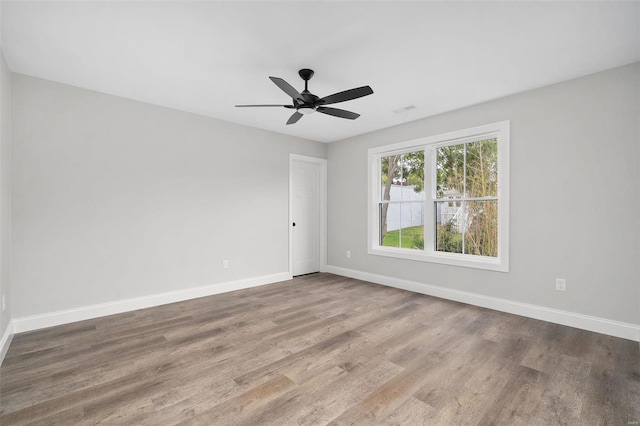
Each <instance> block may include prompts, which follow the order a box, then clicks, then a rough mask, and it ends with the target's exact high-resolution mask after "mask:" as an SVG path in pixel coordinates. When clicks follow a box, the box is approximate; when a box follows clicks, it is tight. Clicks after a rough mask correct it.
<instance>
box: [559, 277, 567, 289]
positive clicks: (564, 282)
mask: <svg viewBox="0 0 640 426" xmlns="http://www.w3.org/2000/svg"><path fill="white" fill-rule="evenodd" d="M556 290H558V291H566V290H567V280H565V279H564V278H556Z"/></svg>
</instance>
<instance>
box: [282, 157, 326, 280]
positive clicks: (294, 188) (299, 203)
mask: <svg viewBox="0 0 640 426" xmlns="http://www.w3.org/2000/svg"><path fill="white" fill-rule="evenodd" d="M326 176H327V160H325V159H322V158H315V157H307V156H303V155H296V154H290V155H289V272H290V273H291V275H292V276H297V275H304V274H310V273H313V272H324V271H325V270H326V265H327V255H326V251H327V249H326V241H327V237H326V233H327V231H326V230H327V214H326V199H327V178H326Z"/></svg>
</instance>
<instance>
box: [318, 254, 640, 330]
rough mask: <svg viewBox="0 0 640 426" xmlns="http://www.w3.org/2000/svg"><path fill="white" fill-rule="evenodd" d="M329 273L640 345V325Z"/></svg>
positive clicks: (384, 279) (335, 269) (355, 274)
mask: <svg viewBox="0 0 640 426" xmlns="http://www.w3.org/2000/svg"><path fill="white" fill-rule="evenodd" d="M327 272H330V273H332V274H336V275H342V276H345V277H349V278H355V279H358V280H363V281H369V282H372V283H376V284H382V285H386V286H389V287H395V288H400V289H403V290H409V291H413V292H416V293H422V294H427V295H429V296H436V297H440V298H443V299H448V300H455V301H456V302H462V303H467V304H470V305H475V306H481V307H483V308H489V309H493V310H496V311H501V312H508V313H510V314H516V315H521V316H524V317H528V318H535V319H538V320H543V321H548V322H552V323H556V324H562V325H567V326H570V327H575V328H580V329H583V330H589V331H595V332H596V333H602V334H608V335H610V336H615V337H622V338H623V339H629V340H634V341H637V342H638V341H640V325H638V324H629V323H624V322H619V321H613V320H609V319H605V318H599V317H592V316H589V315H583V314H578V313H574V312H567V311H561V310H558V309H552V308H546V307H544V306H537V305H530V304H528V303H521V302H515V301H513V300H508V299H501V298H497V297H491V296H483V295H481V294H476V293H470V292H466V291H461V290H454V289H450V288H446V287H438V286H434V285H430V284H423V283H419V282H416V281H409V280H404V279H400V278H394V277H388V276H385V275H378V274H372V273H369V272H362V271H356V270H353V269H347V268H342V267H338V266H331V265H327Z"/></svg>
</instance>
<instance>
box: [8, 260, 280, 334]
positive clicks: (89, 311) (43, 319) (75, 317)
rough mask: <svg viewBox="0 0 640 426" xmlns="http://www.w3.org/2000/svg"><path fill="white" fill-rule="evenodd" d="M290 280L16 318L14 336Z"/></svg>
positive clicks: (252, 281) (258, 280) (264, 279)
mask: <svg viewBox="0 0 640 426" xmlns="http://www.w3.org/2000/svg"><path fill="white" fill-rule="evenodd" d="M290 279H291V275H290V274H289V273H288V272H281V273H278V274H272V275H264V276H261V277H254V278H246V279H241V280H237V281H229V282H226V283H218V284H212V285H208V286H204V287H196V288H189V289H185V290H177V291H171V292H167V293H160V294H154V295H151V296H144V297H136V298H132V299H125V300H118V301H115V302H109V303H101V304H98V305H91V306H82V307H79V308H73V309H67V310H64V311H57V312H50V313H46V314H40V315H33V316H28V317H22V318H14V319H13V321H12V323H13V332H14V333H23V332H25V331H32V330H39V329H41V328H47V327H53V326H56V325H61V324H68V323H72V322H76V321H83V320H87V319H92V318H98V317H104V316H107V315H113V314H119V313H122V312H129V311H135V310H136V309H144V308H151V307H153V306H159V305H166V304H168V303H174V302H182V301H183V300H189V299H196V298H198V297H205V296H211V295H214V294H219V293H226V292H229V291H235V290H242V289H245V288H250V287H257V286H261V285H265V284H272V283H276V282H280V281H286V280H290Z"/></svg>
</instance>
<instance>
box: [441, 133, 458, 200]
mask: <svg viewBox="0 0 640 426" xmlns="http://www.w3.org/2000/svg"><path fill="white" fill-rule="evenodd" d="M436 169H437V182H438V186H437V188H436V197H438V198H459V197H461V196H462V194H463V191H464V188H463V184H464V145H463V144H461V145H451V146H443V147H440V148H438V149H437V152H436Z"/></svg>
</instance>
